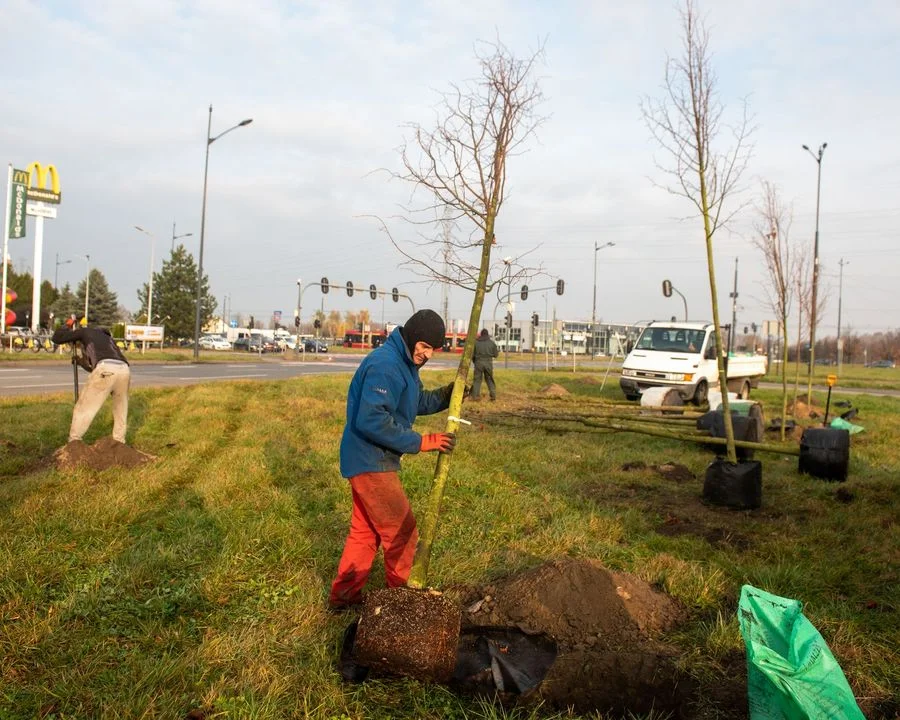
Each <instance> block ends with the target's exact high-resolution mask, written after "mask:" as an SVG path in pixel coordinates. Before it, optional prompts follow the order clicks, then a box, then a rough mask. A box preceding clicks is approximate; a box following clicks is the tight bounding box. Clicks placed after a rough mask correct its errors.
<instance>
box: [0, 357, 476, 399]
mask: <svg viewBox="0 0 900 720" xmlns="http://www.w3.org/2000/svg"><path fill="white" fill-rule="evenodd" d="M362 359H363V356H362V355H343V356H335V357H334V358H333V359H330V360H325V359H321V358H320V359H318V360H316V361H306V362H300V361H299V360H297V361H288V360H283V359H281V358H278V359H275V358H273V359H271V360H269V359H266V360H260V362H238V363H200V364H193V363H133V364H132V366H131V386H132V387H153V386H156V387H163V386H168V387H172V386H179V385H194V384H196V383H205V382H216V381H218V380H285V379H288V378H293V377H300V376H303V375H320V374H327V373H351V372H353V371H354V370H355V369H356V368H357V366H358V365H359V363H360V362H362ZM457 359H458V358H457ZM454 365H455V363H454V362H453V361H450V360H444V359H443V358H440V359H434V360H432V361H431V362H429V363H428V369H445V368H449V367H453V366H454ZM87 378H88V374H87V373H86V372H84V371H83V370H79V371H78V382H79V383H80V384H82V385H83V384H84V383H86V382H87ZM73 385H74V380H73V378H72V366H71V365H70V364H62V363H52V364H51V363H47V362H32V363H29V362H17V363H15V365H5V364H4V365H0V396H11V395H44V394H47V393H60V392H66V391H67V390H71V389H73Z"/></svg>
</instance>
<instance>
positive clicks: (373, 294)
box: [369, 285, 378, 300]
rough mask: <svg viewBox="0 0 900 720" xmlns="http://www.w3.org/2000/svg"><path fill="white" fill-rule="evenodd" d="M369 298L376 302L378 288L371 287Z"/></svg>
mask: <svg viewBox="0 0 900 720" xmlns="http://www.w3.org/2000/svg"><path fill="white" fill-rule="evenodd" d="M369 297H370V298H372V299H373V300H375V299H376V298H377V297H378V288H377V287H375V286H374V285H369Z"/></svg>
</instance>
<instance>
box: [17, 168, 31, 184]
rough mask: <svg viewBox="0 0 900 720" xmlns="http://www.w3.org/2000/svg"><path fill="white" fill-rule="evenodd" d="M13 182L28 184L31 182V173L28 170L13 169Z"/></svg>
mask: <svg viewBox="0 0 900 720" xmlns="http://www.w3.org/2000/svg"><path fill="white" fill-rule="evenodd" d="M13 182H14V183H18V184H19V185H28V184H29V183H30V182H31V173H30V172H29V171H28V170H13Z"/></svg>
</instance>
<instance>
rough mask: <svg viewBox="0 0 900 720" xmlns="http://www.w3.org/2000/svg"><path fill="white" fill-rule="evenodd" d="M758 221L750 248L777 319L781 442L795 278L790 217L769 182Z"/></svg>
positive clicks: (785, 409) (758, 207) (760, 206)
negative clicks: (759, 259)
mask: <svg viewBox="0 0 900 720" xmlns="http://www.w3.org/2000/svg"><path fill="white" fill-rule="evenodd" d="M757 218H758V219H757V221H756V222H755V223H754V231H755V236H754V238H753V244H754V245H756V247H757V248H758V249H759V251H760V252H761V253H762V256H763V261H764V262H765V265H766V271H767V273H768V275H767V277H766V279H765V280H764V281H763V287H764V288H765V292H766V298H767V301H768V304H769V308H771V310H772V312H773V313H775V316H776V317H777V318H778V322H779V325H780V328H779V331H780V333H781V439H782V440H784V438H785V420H786V418H787V405H788V390H787V359H788V317H789V316H790V313H791V303H792V302H793V299H794V285H793V283H792V282H791V281H792V279H793V278H794V275H795V270H794V266H795V265H796V263H797V258H796V251H795V249H794V246H793V245H792V243H791V238H790V234H791V223H792V222H793V213H792V211H791V209H790V208H786V207H785V206H784V204H783V203H782V202H781V198H780V197H779V194H778V188H777V187H775V185H773V184H772V183H770V182H768V181H763V183H762V192H761V199H760V202H759V204H758V205H757Z"/></svg>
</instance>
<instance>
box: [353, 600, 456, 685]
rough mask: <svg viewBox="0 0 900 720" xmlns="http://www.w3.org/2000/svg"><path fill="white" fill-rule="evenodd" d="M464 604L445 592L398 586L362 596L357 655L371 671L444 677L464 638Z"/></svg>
mask: <svg viewBox="0 0 900 720" xmlns="http://www.w3.org/2000/svg"><path fill="white" fill-rule="evenodd" d="M459 627H460V611H459V608H458V607H457V606H456V605H455V604H454V603H453V602H451V601H450V600H448V599H447V598H446V597H444V596H443V595H441V594H440V593H436V592H433V591H428V590H413V589H411V588H405V587H399V588H388V589H383V590H375V591H373V592H371V593H368V594H367V595H366V597H365V600H364V601H363V606H362V610H361V612H360V617H359V626H358V627H357V630H356V643H355V648H354V660H355V661H356V662H357V663H358V664H359V665H362V666H364V667H366V668H369V669H370V670H372V671H375V672H380V673H384V674H389V675H406V676H409V677H413V678H417V679H419V680H426V681H429V680H431V681H437V682H445V681H447V680H449V679H450V677H451V675H452V674H453V668H454V667H455V665H456V652H457V645H458V643H459Z"/></svg>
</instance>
